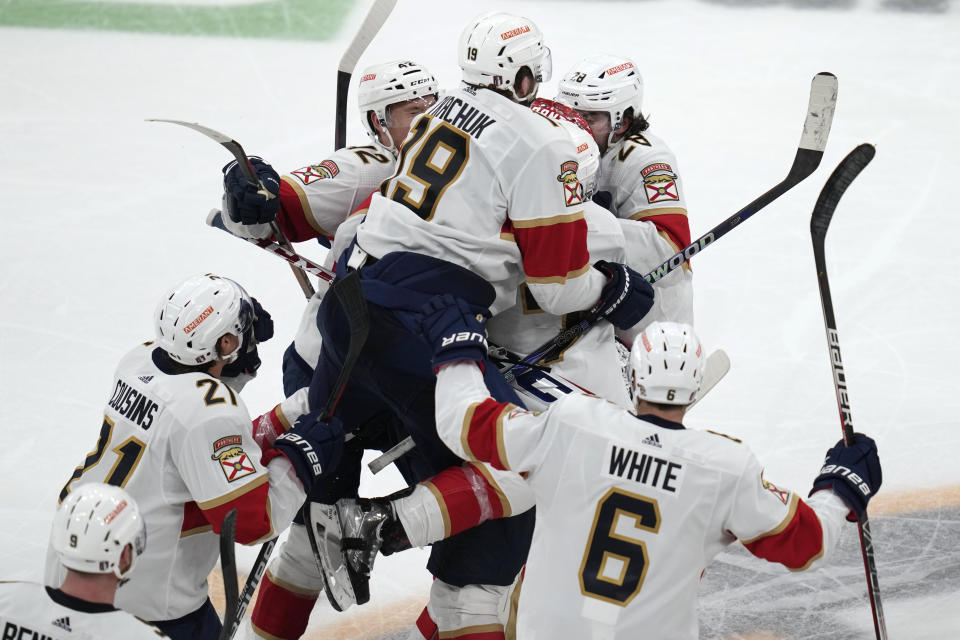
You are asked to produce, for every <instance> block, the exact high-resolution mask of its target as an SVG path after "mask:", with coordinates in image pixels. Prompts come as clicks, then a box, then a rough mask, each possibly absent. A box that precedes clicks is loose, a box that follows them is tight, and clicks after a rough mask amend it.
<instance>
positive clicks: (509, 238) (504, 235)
mask: <svg viewBox="0 0 960 640" xmlns="http://www.w3.org/2000/svg"><path fill="white" fill-rule="evenodd" d="M500 239H501V240H506V241H507V242H512V243H514V244H516V243H517V238H516V236H514V235H513V234H512V233H506V232H504V231H501V232H500Z"/></svg>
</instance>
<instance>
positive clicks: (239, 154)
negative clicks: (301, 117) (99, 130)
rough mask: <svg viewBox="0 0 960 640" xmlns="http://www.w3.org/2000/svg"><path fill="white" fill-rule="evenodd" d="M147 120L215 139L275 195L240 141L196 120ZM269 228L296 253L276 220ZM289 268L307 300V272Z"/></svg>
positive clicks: (256, 183)
mask: <svg viewBox="0 0 960 640" xmlns="http://www.w3.org/2000/svg"><path fill="white" fill-rule="evenodd" d="M147 122H169V123H170V124H179V125H181V126H184V127H187V128H189V129H193V130H194V131H199V132H200V133H202V134H203V135H205V136H207V137H208V138H211V139H213V140H216V141H217V142H219V143H220V144H221V145H223V147H224V148H226V150H227V151H229V152H230V153H231V154H233V157H234V158H236V160H237V166H239V167H240V171H242V172H243V175H244V177H245V178H246V179H247V182H248V183H249V184H251V185H253V186H255V187H257V189H258V190H259V191H260V192H261V193H263V194H264V196H266V197H267V198H268V199H270V198H274V197H275V196H274V195H273V194H272V193H270V192H269V191H267V190H266V189H265V188H264V186H263V184H262V183H261V182H260V180H258V179H257V174H256V173H255V172H254V170H253V165H252V164H250V159H249V158H247V154H246V153H245V152H244V150H243V147H241V146H240V143H239V142H237V141H236V140H234V139H233V138H231V137H229V136H226V135H224V134H222V133H220V132H219V131H216V130H214V129H211V128H209V127H205V126H203V125H202V124H197V123H196V122H184V121H183V120H165V119H163V118H147ZM270 230H271V231H272V232H273V237H274V238H276V239H277V241H278V242H279V243H280V245H281V246H282V247H283V248H284V249H285V250H286V251H289V252H290V253H292V254H293V255H296V254H297V252H296V251H295V250H294V248H293V245H291V244H290V241H289V240H287V237H286V236H285V235H283V232H282V231H281V230H280V225H278V224H277V222H276V220H274V221H273V222H271V223H270ZM290 270H291V271H293V277H294V278H296V279H297V284H299V285H300V289H301V290H302V291H303V295H305V296H306V297H307V299H308V300H309V299H310V298H311V297H313V294H314V290H313V285H312V284H310V278H308V277H307V274H306V273H304V272H303V270H302V269H300V268H298V267H297V266H296V265H294V264H291V265H290Z"/></svg>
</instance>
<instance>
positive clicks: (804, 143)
mask: <svg viewBox="0 0 960 640" xmlns="http://www.w3.org/2000/svg"><path fill="white" fill-rule="evenodd" d="M836 106H837V77H836V76H835V75H833V74H832V73H829V72H826V71H823V72H821V73H818V74H817V75H815V76H814V77H813V81H812V82H811V84H810V100H809V104H808V106H807V115H806V118H805V119H804V121H803V134H802V135H801V136H800V145H799V147H798V148H797V155H796V156H795V157H794V159H793V166H791V167H790V171H789V172H788V173H787V177H786V178H784V179H783V180H782V181H781V182H780V183H779V184H777V185H775V186H774V187H773V188H772V189H770V190H768V191H767V192H766V193H764V194H763V195H761V196H760V197H759V198H757V199H756V200H754V201H753V202H751V203H750V204H748V205H747V206H745V207H744V208H742V209H740V210H739V211H737V212H736V213H735V214H733V215H732V216H730V217H729V218H727V219H726V220H724V221H723V222H721V223H720V224H718V225H717V226H715V227H714V228H713V229H710V231H708V232H706V233H705V234H703V235H702V236H700V237H699V238H697V239H696V240H694V241H693V242H691V243H690V244H689V245H687V246H686V247H685V248H684V249H682V250H681V251H679V252H678V253H676V254H674V255H673V256H671V257H670V258H668V259H667V260H666V261H664V262H663V264H661V265H660V266H659V267H657V268H656V269H654V270H653V271H651V272H650V273H648V274H647V275H645V276H644V278H646V280H647V282H649V283H651V284H652V283H654V282H656V281H657V280H660V279H661V278H663V277H664V276H666V275H667V274H668V273H670V272H671V271H673V270H675V269H678V268H680V266H681V265H683V263H684V262H686V261H687V260H689V259H690V258H692V257H693V256H695V255H696V254H698V253H699V252H700V251H702V250H703V249H704V248H706V247H707V246H709V245H711V244H713V243H714V242H715V241H716V240H718V239H719V238H721V237H722V236H724V235H726V234H727V233H728V232H730V231H732V230H733V229H734V228H735V227H737V226H738V225H739V224H740V223H741V222H743V221H744V220H746V219H748V218H750V217H751V216H752V215H753V214H755V213H756V212H758V211H760V210H761V209H763V208H764V207H766V206H767V205H768V204H770V203H771V202H773V201H774V200H776V199H777V198H779V197H780V196H782V195H783V194H785V193H786V192H787V191H789V190H790V189H792V188H793V187H795V186H797V185H798V184H800V183H801V182H802V181H803V180H805V179H806V178H807V177H809V176H810V175H811V174H812V173H813V172H814V171H816V169H817V167H818V166H820V160H821V159H822V158H823V150H824V148H825V147H826V145H827V138H828V137H829V136H830V125H831V124H832V123H833V112H834V109H835V108H836ZM599 319H600V313H599V311H598V309H597V308H596V307H595V308H593V309H591V310H590V311H589V312H587V313H586V314H584V317H583V319H582V320H580V321H579V322H578V323H577V324H575V325H572V326H570V327H567V328H566V329H564V330H563V331H562V332H560V333H559V334H557V335H556V336H554V337H553V338H551V339H550V340H549V341H548V342H545V343H543V344H542V345H540V346H539V347H538V348H536V349H534V350H533V351H532V352H531V353H530V355H528V356H526V357H525V358H524V359H523V364H517V365H514V366H512V367H510V368H509V369H507V370H506V371H505V372H504V374H503V375H504V377H505V378H506V379H507V381H510V380H512V379H513V378H514V377H515V376H517V375H520V374H521V373H523V372H524V371H527V370H528V369H529V365H530V364H536V363H538V362H542V361H544V360H552V359H554V358H556V357H557V356H558V355H559V354H560V353H561V352H562V351H563V350H564V349H566V348H567V347H568V346H569V345H570V344H571V343H573V341H574V340H576V339H577V338H579V337H580V336H581V335H582V334H583V333H584V332H585V331H587V330H588V329H589V328H590V327H592V326H593V325H594V324H596V322H597V321H598V320H599Z"/></svg>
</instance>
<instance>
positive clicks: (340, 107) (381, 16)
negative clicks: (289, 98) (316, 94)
mask: <svg viewBox="0 0 960 640" xmlns="http://www.w3.org/2000/svg"><path fill="white" fill-rule="evenodd" d="M396 5H397V0H374V2H373V5H372V6H371V7H370V11H369V12H367V17H366V18H364V20H363V23H362V24H361V25H360V28H359V29H358V30H357V33H356V35H355V36H353V40H352V41H351V42H350V46H348V47H347V50H346V51H344V52H343V56H342V57H341V58H340V64H339V65H337V106H336V112H335V120H334V125H333V148H334V150H335V151H339V150H340V149H343V148H344V147H345V146H346V145H347V95H348V94H349V92H350V78H351V77H352V76H353V70H354V68H355V67H356V66H357V61H358V60H359V59H360V56H361V55H363V52H364V51H366V49H367V47H368V46H369V45H370V42H371V41H372V40H373V37H374V36H375V35H377V32H378V31H380V27H382V26H383V23H384V22H386V21H387V17H388V16H389V15H390V12H392V11H393V8H394V7H395V6H396ZM364 117H366V116H364Z"/></svg>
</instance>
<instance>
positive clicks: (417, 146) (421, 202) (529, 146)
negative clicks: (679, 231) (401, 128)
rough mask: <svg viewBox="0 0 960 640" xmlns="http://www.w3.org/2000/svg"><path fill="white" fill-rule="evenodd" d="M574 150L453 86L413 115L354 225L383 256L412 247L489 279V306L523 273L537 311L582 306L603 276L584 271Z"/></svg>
mask: <svg viewBox="0 0 960 640" xmlns="http://www.w3.org/2000/svg"><path fill="white" fill-rule="evenodd" d="M575 158H576V149H575V148H574V147H573V143H572V142H571V140H570V138H569V136H568V135H567V134H566V132H565V130H564V129H562V128H561V127H560V125H558V124H556V123H555V122H553V121H551V120H548V119H547V118H544V117H543V116H540V115H539V114H536V113H534V112H533V111H531V110H530V109H528V108H526V107H523V106H521V105H518V104H515V103H513V102H511V101H509V100H507V99H506V98H503V97H502V96H500V95H497V94H496V93H494V92H492V91H489V90H486V89H480V90H477V91H473V90H471V89H470V88H469V87H465V88H461V89H459V90H455V91H452V92H449V93H448V94H444V95H442V96H441V97H440V100H439V101H438V103H437V104H436V105H434V107H433V108H431V109H430V111H428V112H427V113H426V114H423V115H421V116H419V117H418V118H417V119H416V120H415V121H414V122H413V126H412V128H411V130H410V135H409V136H408V137H407V139H406V140H405V141H404V144H403V150H402V152H401V157H400V161H399V167H398V170H397V174H396V175H395V176H394V177H392V178H391V179H389V180H388V181H387V182H385V183H384V184H383V185H382V187H381V192H380V194H376V195H374V198H373V200H372V202H371V204H370V209H369V211H368V213H367V215H366V218H365V219H364V221H363V222H362V223H361V225H360V228H359V229H358V231H357V240H358V243H359V245H360V246H361V247H362V248H363V249H364V250H365V251H367V252H368V253H369V254H371V255H373V256H375V257H377V258H381V257H383V256H384V255H385V254H387V253H390V252H392V251H412V252H416V253H420V254H423V255H428V256H432V257H436V258H440V259H442V260H446V261H448V262H451V263H454V264H457V265H459V266H461V267H464V268H465V269H468V270H470V271H473V272H474V273H477V274H478V275H479V276H481V277H482V278H484V279H485V280H486V281H488V282H490V283H491V284H492V285H493V287H494V290H495V292H496V300H495V302H494V304H493V305H492V307H491V310H492V311H493V312H494V313H497V312H499V311H501V310H502V309H505V308H507V307H509V306H511V305H512V304H513V303H514V300H515V295H516V288H517V286H518V285H519V283H520V282H521V280H522V279H523V277H524V274H525V275H526V279H527V283H528V284H529V286H530V288H531V291H532V292H533V295H534V297H535V298H536V299H537V300H538V302H539V304H540V306H541V307H543V308H544V309H547V310H548V311H551V312H553V313H566V312H569V311H575V310H578V309H584V308H587V307H589V306H590V305H592V304H593V303H594V302H596V300H597V299H598V298H599V296H600V290H601V289H602V287H603V285H604V283H605V279H604V277H603V275H602V274H601V273H599V272H598V271H596V270H595V269H591V268H590V262H589V253H588V251H587V246H586V232H587V230H586V222H585V221H584V217H583V207H582V206H581V205H582V202H580V201H579V200H578V199H577V198H571V197H569V194H570V193H579V191H580V190H579V188H578V185H577V183H576V169H577V166H578V164H577V162H576V160H575Z"/></svg>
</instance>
